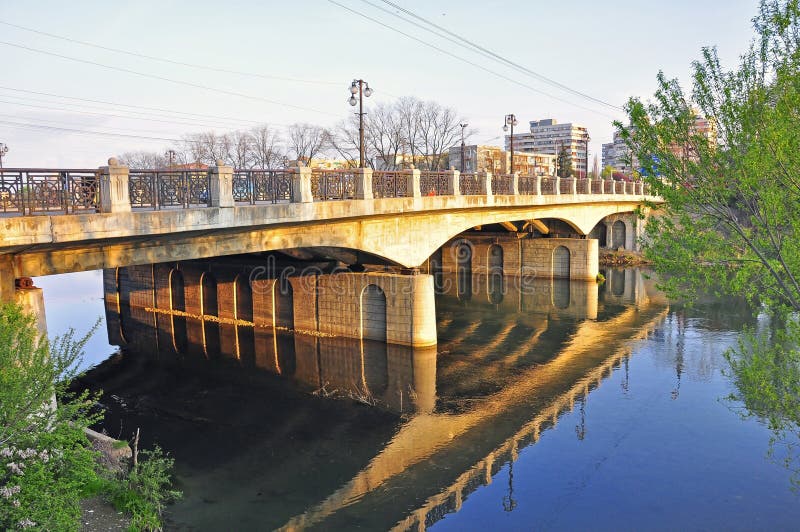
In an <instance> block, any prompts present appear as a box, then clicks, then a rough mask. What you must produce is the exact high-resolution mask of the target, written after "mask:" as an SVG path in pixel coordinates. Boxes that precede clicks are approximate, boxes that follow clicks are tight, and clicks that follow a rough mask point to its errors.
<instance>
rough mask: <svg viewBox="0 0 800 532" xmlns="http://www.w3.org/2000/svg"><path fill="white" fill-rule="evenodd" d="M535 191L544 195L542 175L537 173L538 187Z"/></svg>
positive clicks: (538, 194)
mask: <svg viewBox="0 0 800 532" xmlns="http://www.w3.org/2000/svg"><path fill="white" fill-rule="evenodd" d="M533 192H534V194H536V195H537V196H541V195H542V176H541V175H537V176H536V189H535V190H534V191H533Z"/></svg>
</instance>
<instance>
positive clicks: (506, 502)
mask: <svg viewBox="0 0 800 532" xmlns="http://www.w3.org/2000/svg"><path fill="white" fill-rule="evenodd" d="M516 507H517V501H516V499H514V461H513V460H509V462H508V495H504V496H503V510H504V511H506V512H513V511H514V508H516Z"/></svg>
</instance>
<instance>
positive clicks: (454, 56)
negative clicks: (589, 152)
mask: <svg viewBox="0 0 800 532" xmlns="http://www.w3.org/2000/svg"><path fill="white" fill-rule="evenodd" d="M328 2H330V3H332V4H335V5H337V6H339V7H341V8H342V9H344V10H346V11H349V12H351V13H353V14H355V15H358V16H360V17H362V18H365V19H367V20H369V21H370V22H374V23H375V24H378V25H379V26H383V27H384V28H387V29H390V30H392V31H394V32H396V33H399V34H400V35H403V36H405V37H408V38H409V39H411V40H414V41H416V42H418V43H420V44H423V45H424V46H427V47H429V48H433V49H434V50H436V51H438V52H440V53H443V54H445V55H448V56H450V57H452V58H454V59H458V60H459V61H461V62H464V63H467V64H468V65H472V66H474V67H475V68H479V69H481V70H483V71H484V72H488V73H489V74H492V75H493V76H497V77H498V78H501V79H504V80H506V81H509V82H511V83H514V84H515V85H519V86H520V87H523V88H526V89H528V90H531V91H533V92H536V93H538V94H541V95H543V96H547V97H548V98H552V99H554V100H558V101H560V102H563V103H566V104H569V105H573V106H575V107H579V108H581V109H584V110H586V111H589V112H592V113H596V114H599V115H602V116H605V117H607V118H611V119H614V118H616V117H614V116H611V115H609V114H606V113H604V112H602V111H598V110H596V109H591V108H589V107H585V106H583V105H580V104H577V103H575V102H571V101H569V100H565V99H563V98H559V97H558V96H555V95H553V94H550V93H547V92H545V91H542V90H540V89H537V88H536V87H533V86H531V85H528V84H526V83H522V82H521V81H518V80H516V79H513V78H510V77H508V76H506V75H504V74H501V73H499V72H495V71H494V70H491V69H489V68H487V67H485V66H483V65H480V64H478V63H475V62H474V61H470V60H469V59H465V58H463V57H461V56H459V55H456V54H454V53H452V52H449V51H447V50H445V49H443V48H441V47H439V46H436V45H435V44H431V43H429V42H427V41H425V40H423V39H420V38H417V37H414V36H413V35H411V34H409V33H406V32H404V31H402V30H399V29H397V28H395V27H393V26H391V25H389V24H385V23H383V22H381V21H380V20H378V19H376V18H374V17H371V16H369V15H365V14H364V13H361V12H360V11H357V10H355V9H353V8H351V7H348V6H346V5H344V4H340V3H339V2H337V1H336V0H328Z"/></svg>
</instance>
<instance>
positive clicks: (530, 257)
mask: <svg viewBox="0 0 800 532" xmlns="http://www.w3.org/2000/svg"><path fill="white" fill-rule="evenodd" d="M658 202H659V198H657V197H653V196H651V195H650V194H649V193H648V190H647V187H646V185H645V184H643V183H634V182H622V181H611V180H602V179H600V180H594V179H575V178H568V179H561V178H559V177H556V176H525V175H518V174H508V175H492V174H491V173H477V174H461V173H459V172H458V171H455V170H449V171H442V172H428V171H420V170H417V169H410V170H405V171H396V172H379V171H374V172H373V171H372V170H371V169H348V170H334V171H327V170H316V169H311V168H303V167H301V168H293V169H280V170H236V169H234V168H232V167H229V166H225V165H223V164H222V162H221V161H218V163H217V165H216V166H212V167H210V168H209V169H208V170H180V171H176V170H136V169H129V168H128V167H126V166H124V165H121V164H119V163H118V161H117V160H116V159H113V158H112V159H109V161H108V165H107V166H102V167H99V168H97V169H77V170H72V169H56V170H53V169H49V170H42V169H4V170H2V171H0V225H2V228H3V230H2V234H0V300H9V299H12V298H14V297H16V298H17V299H19V300H21V301H23V303H25V304H26V305H27V306H28V307H30V308H31V309H32V310H34V311H36V312H40V311H41V309H42V308H43V300H41V294H39V295H36V293H35V291H34V289H33V288H31V285H30V283H28V282H27V281H26V279H27V278H31V277H36V276H41V275H52V274H59V273H67V272H76V271H87V270H97V269H107V270H108V269H117V268H124V267H128V266H136V265H147V264H161V263H172V264H175V263H177V262H178V261H187V260H194V259H201V258H211V257H220V256H231V255H244V254H263V253H265V252H274V251H280V252H281V253H283V254H284V255H287V256H291V257H294V258H295V259H298V260H312V259H316V260H320V259H324V260H328V261H333V262H336V263H338V264H342V265H345V266H347V267H349V268H351V269H352V270H353V271H364V269H365V265H378V266H381V267H382V268H383V269H384V270H386V268H394V270H393V271H395V272H397V271H399V272H401V273H405V274H409V273H411V274H417V273H418V268H423V270H427V271H429V272H430V271H431V264H430V263H431V262H432V260H433V261H434V262H435V261H436V260H438V261H439V263H440V264H442V263H446V262H447V256H448V255H450V256H453V257H456V258H454V259H453V260H454V261H455V262H454V264H455V266H454V268H455V269H459V268H465V267H466V264H465V259H464V257H463V255H465V254H467V255H468V259H467V261H468V262H469V263H470V267H471V263H472V260H473V257H474V259H475V261H476V264H477V265H478V266H480V264H484V263H485V266H486V268H489V269H492V270H493V271H499V272H500V273H501V275H507V274H509V273H512V274H522V275H525V274H532V275H539V276H547V277H550V276H552V277H568V278H571V279H582V280H593V279H594V278H595V276H596V274H597V268H598V267H597V255H598V242H605V244H606V245H608V246H609V247H614V248H617V247H625V248H630V247H633V246H635V242H636V236H637V234H638V233H639V232H640V231H641V224H637V223H636V222H635V219H634V216H633V213H634V212H635V211H637V210H640V209H643V208H645V209H646V206H647V205H652V204H654V203H658ZM487 227H494V228H496V227H500V228H502V229H501V230H502V231H505V232H507V234H508V235H516V238H517V239H518V240H520V245H519V246H518V247H517V248H516V249H517V251H514V250H513V249H511V248H508V247H504V248H503V249H502V250H501V253H500V254H499V255H498V254H497V248H496V247H492V246H491V245H489V246H488V247H487V248H486V249H487V253H494V255H492V258H488V257H487V258H485V259H484V258H483V255H484V254H483V253H481V254H480V257H479V256H478V254H476V251H475V250H476V249H477V248H475V247H474V246H471V245H470V244H469V242H468V241H464V240H463V239H462V240H457V237H459V235H462V233H464V232H465V231H471V230H475V229H481V228H487ZM540 237H541V238H540ZM447 243H451V244H452V246H451V247H450V249H451V250H452V253H449V254H445V253H441V250H442V249H443V246H445V245H446V244H447ZM437 251H438V252H439V255H438V256H437ZM459 253H460V255H459V256H461V258H458V257H457V256H456V255H458V254H459ZM498 256H499V257H500V260H501V261H503V260H505V266H504V265H503V264H500V268H499V269H498V263H497V257H498ZM482 261H483V262H482ZM512 265H513V266H512ZM354 275H355V274H354ZM379 275H381V276H380V277H379ZM414 276H415V275H411V277H414ZM400 277H402V275H394V277H393V276H392V274H389V273H385V272H384V273H382V274H378V273H375V272H367V273H364V274H362V275H361V277H360V279H361V280H360V281H357V282H356V281H354V282H353V283H351V289H352V290H356V289H357V290H358V293H352V294H351V296H352V298H351V299H352V301H351V303H352V304H353V305H354V308H353V309H349V310H355V307H358V306H359V305H361V306H363V303H364V299H363V290H365V289H366V288H367V287H368V285H370V284H375V283H371V279H378V278H380V279H382V281H381V282H377V285H381V283H383V284H384V285H385V286H384V285H381V286H379V288H378V289H379V290H380V291H381V293H384V292H385V291H386V290H387V289H388V288H387V286H389V285H391V286H392V287H394V288H397V286H398V285H403V284H404V283H405V284H409V283H411V284H413V285H414V286H415V287H416V288H415V289H414V290H410V291H408V290H406V291H405V295H404V296H403V297H405V299H402V298H400V299H398V298H393V299H391V301H390V300H387V301H389V303H390V305H389V306H390V307H391V306H392V305H394V308H396V309H397V313H395V314H393V315H392V314H390V315H389V316H388V317H387V318H386V319H388V320H389V321H391V320H392V319H394V318H398V319H400V318H401V317H402V316H403V313H407V314H413V313H412V312H411V310H408V309H416V310H422V311H423V314H425V313H427V314H429V315H431V316H432V315H433V314H432V313H433V308H432V305H433V292H432V286H430V287H428V286H427V284H426V283H428V284H429V282H428V281H427V280H424V279H423V280H419V279H417V280H414V281H410V280H405V281H404V280H398V279H399V278H400ZM315 290H316V293H319V290H318V289H316V288H315ZM400 293H402V290H401V291H400ZM414 294H416V295H414ZM37 298H38V299H37ZM328 303H330V304H333V305H335V304H336V303H335V302H328ZM317 308H325V307H324V304H323V306H319V305H318V306H317ZM387 308H389V307H387ZM37 309H38V310H37ZM329 310H330V312H331V315H333V316H335V315H336V314H337V313H338V314H341V312H340V311H342V310H343V309H342V308H339V309H336V308H330V309H329ZM361 317H363V313H362V314H361ZM426 320H427V321H429V320H428V319H427V318H426ZM351 321H352V320H351ZM357 321H358V320H355V321H353V322H352V323H349V324H347V327H339V328H337V331H338V332H339V333H342V334H345V335H346V336H355V337H364V334H365V331H364V327H363V324H362V323H356V322H357ZM361 321H362V322H363V320H361ZM367 321H369V320H367ZM401 321H402V320H401ZM407 321H408V324H409V327H411V330H410V331H406V332H403V333H398V337H397V338H396V339H395V340H397V342H398V343H410V344H412V345H422V344H430V343H432V342H433V343H435V338H431V336H430V333H431V330H433V334H434V336H435V327H432V326H431V325H430V323H429V324H428V325H427V326H425V327H423V329H424V330H425V332H424V333H420V334H422V336H421V337H419V338H418V337H417V331H416V327H417V325H418V324H419V322H417V321H415V320H413V319H412V320H407ZM348 331H349V332H348ZM383 337H384V338H386V336H385V335H384V336H383ZM387 341H390V342H393V341H394V340H393V339H388V340H387Z"/></svg>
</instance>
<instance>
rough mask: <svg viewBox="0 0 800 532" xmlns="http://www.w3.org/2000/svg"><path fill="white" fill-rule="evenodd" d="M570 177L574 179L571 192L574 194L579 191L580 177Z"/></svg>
mask: <svg viewBox="0 0 800 532" xmlns="http://www.w3.org/2000/svg"><path fill="white" fill-rule="evenodd" d="M569 179H572V183H571V185H572V186H570V192H571V193H572V194H577V193H578V178H577V177H570V178H569Z"/></svg>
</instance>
